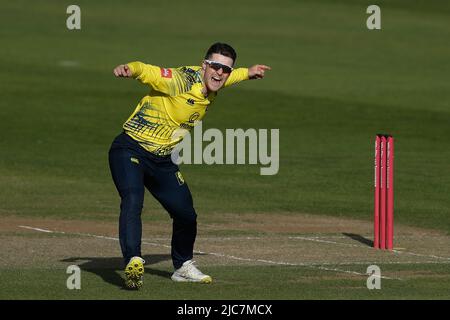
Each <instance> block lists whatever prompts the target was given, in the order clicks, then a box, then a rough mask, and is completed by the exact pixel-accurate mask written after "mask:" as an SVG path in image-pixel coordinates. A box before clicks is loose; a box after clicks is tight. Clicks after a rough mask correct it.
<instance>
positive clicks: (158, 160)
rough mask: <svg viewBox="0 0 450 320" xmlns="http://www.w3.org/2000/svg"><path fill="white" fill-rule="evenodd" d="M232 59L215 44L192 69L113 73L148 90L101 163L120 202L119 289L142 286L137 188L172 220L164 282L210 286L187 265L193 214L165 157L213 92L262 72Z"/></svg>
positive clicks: (131, 67)
mask: <svg viewBox="0 0 450 320" xmlns="http://www.w3.org/2000/svg"><path fill="white" fill-rule="evenodd" d="M235 62H236V52H235V50H234V49H233V48H232V47H231V46H229V45H227V44H225V43H215V44H213V45H212V46H211V47H210V48H209V50H208V51H207V53H206V55H205V58H204V60H203V61H202V62H201V65H200V66H184V67H178V68H162V67H158V66H155V65H151V64H145V63H142V62H138V61H136V62H130V63H127V64H122V65H119V66H117V67H116V68H114V75H115V76H116V77H124V78H134V79H137V80H138V81H139V82H141V83H143V84H144V85H146V86H148V89H149V92H148V94H147V95H146V96H144V97H143V98H142V99H141V101H140V102H139V103H138V105H137V107H136V109H135V110H134V112H133V113H132V114H131V116H130V117H129V118H128V120H127V121H126V122H125V123H124V124H123V132H122V133H121V134H119V135H118V136H117V137H116V138H115V139H114V141H113V143H112V145H111V148H110V150H109V166H110V169H111V174H112V178H113V180H114V184H115V186H116V188H117V191H118V192H119V195H120V198H121V204H120V218H119V238H120V247H121V250H122V254H123V258H124V263H125V266H126V267H125V286H126V287H127V288H130V289H139V288H140V287H141V286H142V283H143V275H144V264H145V261H144V260H143V259H142V254H141V236H142V222H141V211H142V207H143V202H144V190H145V188H147V189H148V190H149V191H150V193H151V194H152V195H153V196H154V197H155V198H156V199H157V200H158V201H159V202H160V203H161V205H162V206H163V207H164V208H165V209H166V210H167V212H168V213H169V215H170V217H171V218H172V220H173V225H172V241H171V256H172V262H173V266H174V269H175V271H174V273H173V275H172V277H171V278H172V280H173V281H179V282H186V281H188V282H199V283H211V282H212V278H211V277H210V276H209V275H205V274H203V273H202V272H201V271H200V270H199V269H197V267H196V266H195V265H194V261H193V260H192V259H193V250H194V242H195V237H196V234H197V214H196V212H195V209H194V206H193V201H192V196H191V192H190V191H189V188H188V185H187V183H186V181H184V179H183V176H182V175H181V173H180V171H179V168H178V166H177V165H175V164H174V163H173V162H172V159H171V152H172V150H173V149H174V148H175V146H176V145H177V143H179V142H180V141H181V140H182V139H183V135H185V134H186V133H187V132H189V130H190V129H192V128H193V127H194V125H195V124H196V123H198V121H200V120H201V119H202V118H203V117H204V116H205V114H206V112H207V110H208V108H209V106H210V105H211V104H212V103H213V102H214V100H215V98H216V97H217V93H218V91H219V90H220V89H222V88H225V87H229V86H231V85H233V84H236V83H239V82H241V81H244V80H248V79H261V78H263V77H264V73H265V71H267V70H270V67H268V66H265V65H254V66H252V67H250V68H236V69H235V68H233V66H234V64H235Z"/></svg>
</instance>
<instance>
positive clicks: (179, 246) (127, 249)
mask: <svg viewBox="0 0 450 320" xmlns="http://www.w3.org/2000/svg"><path fill="white" fill-rule="evenodd" d="M109 167H110V169H111V174H112V178H113V180H114V184H115V185H116V188H117V191H118V192H119V195H120V198H121V203H120V218H119V238H120V247H121V249H122V254H123V258H124V261H125V264H126V263H128V261H129V260H130V258H132V257H133V256H139V257H141V256H142V254H141V237H142V221H141V212H142V207H143V203H144V192H145V188H147V189H148V190H149V191H150V193H151V194H152V195H153V196H154V197H155V198H156V199H157V200H158V201H159V202H160V203H161V205H162V206H163V207H164V208H165V209H166V210H167V212H168V213H169V214H170V216H171V218H172V220H173V223H172V243H171V244H172V250H171V254H172V262H173V266H174V267H175V268H176V269H178V268H180V267H181V265H182V264H183V262H185V261H187V260H191V259H192V257H193V251H194V242H195V237H196V235H197V214H196V212H195V210H194V206H193V201H192V195H191V192H190V191H189V188H188V186H187V184H186V183H185V182H184V180H183V178H182V176H181V174H180V172H179V169H178V166H177V165H175V164H174V163H173V162H172V160H171V158H170V156H167V157H161V156H157V155H155V154H152V153H150V152H148V151H147V150H145V149H144V148H142V147H141V146H140V145H139V144H138V143H137V142H136V141H135V140H134V139H132V138H131V137H130V136H128V135H127V134H125V133H121V134H120V135H118V136H117V137H116V138H115V139H114V141H113V143H112V145H111V148H110V150H109Z"/></svg>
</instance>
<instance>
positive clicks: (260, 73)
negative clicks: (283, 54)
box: [248, 64, 271, 79]
mask: <svg viewBox="0 0 450 320" xmlns="http://www.w3.org/2000/svg"><path fill="white" fill-rule="evenodd" d="M266 70H271V68H270V67H269V66H265V65H263V64H255V65H254V66H253V67H250V68H248V78H249V79H262V78H264V72H265V71H266Z"/></svg>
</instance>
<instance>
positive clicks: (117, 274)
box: [61, 254, 172, 290]
mask: <svg viewBox="0 0 450 320" xmlns="http://www.w3.org/2000/svg"><path fill="white" fill-rule="evenodd" d="M142 258H143V259H144V260H145V273H146V274H152V275H156V276H159V277H163V278H168V279H170V276H171V275H172V273H171V272H167V271H163V270H157V269H152V268H149V266H151V265H152V264H156V263H158V262H161V261H167V260H171V259H172V257H171V256H170V254H152V255H144V256H143V257H142ZM61 261H62V262H70V263H75V264H77V265H78V267H80V269H81V270H83V271H87V272H91V273H93V274H96V275H98V276H99V277H101V278H102V279H103V280H104V281H105V282H108V283H110V284H112V285H115V286H117V287H120V288H121V289H124V290H125V289H126V288H125V286H124V278H123V277H122V273H123V270H124V267H125V266H124V263H123V258H122V257H113V258H110V257H109V258H104V257H72V258H67V259H63V260H61Z"/></svg>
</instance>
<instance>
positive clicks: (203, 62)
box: [202, 60, 206, 71]
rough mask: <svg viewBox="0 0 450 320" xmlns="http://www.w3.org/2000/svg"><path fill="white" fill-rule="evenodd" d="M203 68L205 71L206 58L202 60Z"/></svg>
mask: <svg viewBox="0 0 450 320" xmlns="http://www.w3.org/2000/svg"><path fill="white" fill-rule="evenodd" d="M202 70H203V71H205V70H206V63H205V60H202Z"/></svg>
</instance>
